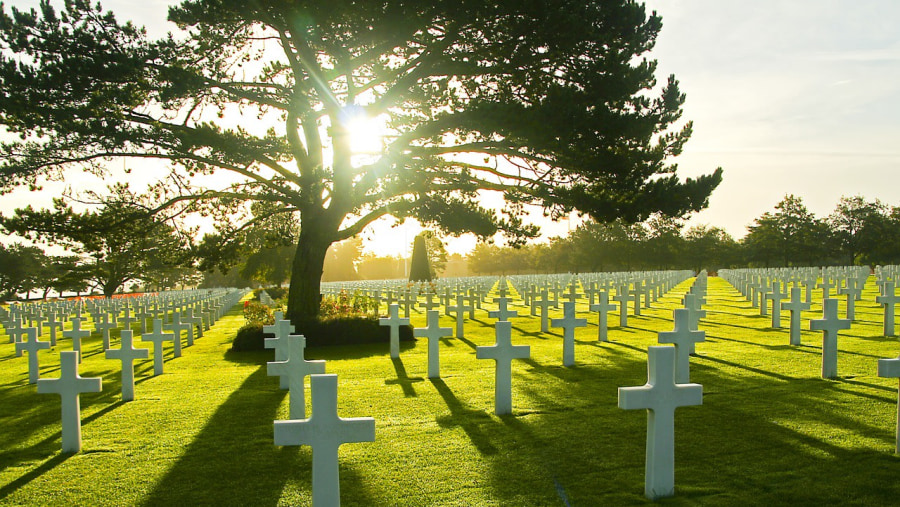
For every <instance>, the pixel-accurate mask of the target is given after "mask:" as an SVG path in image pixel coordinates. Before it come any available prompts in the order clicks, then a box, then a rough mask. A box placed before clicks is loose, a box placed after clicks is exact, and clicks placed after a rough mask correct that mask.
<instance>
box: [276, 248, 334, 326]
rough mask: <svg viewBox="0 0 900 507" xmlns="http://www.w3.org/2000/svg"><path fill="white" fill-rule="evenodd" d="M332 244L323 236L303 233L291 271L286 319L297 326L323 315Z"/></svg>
mask: <svg viewBox="0 0 900 507" xmlns="http://www.w3.org/2000/svg"><path fill="white" fill-rule="evenodd" d="M330 245H331V243H330V242H329V241H327V240H325V239H323V238H322V237H321V236H318V235H316V234H314V233H304V232H303V231H301V232H300V240H299V241H298V242H297V250H296V252H295V253H294V263H293V266H292V269H291V286H290V289H288V303H287V316H286V317H287V318H288V319H289V320H290V321H291V322H293V323H294V324H295V325H297V324H298V323H300V322H303V321H308V320H312V319H315V318H316V317H317V316H318V315H319V305H320V303H321V299H322V294H321V285H322V271H323V268H324V266H325V253H326V252H327V251H328V247H329V246H330Z"/></svg>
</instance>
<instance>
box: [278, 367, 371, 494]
mask: <svg viewBox="0 0 900 507" xmlns="http://www.w3.org/2000/svg"><path fill="white" fill-rule="evenodd" d="M309 382H310V390H311V391H312V415H311V416H310V417H309V419H302V420H289V421H275V445H308V446H311V447H312V450H313V451H312V459H313V462H312V496H313V501H312V503H313V506H314V507H330V506H336V505H340V503H341V489H340V478H339V474H338V447H340V446H341V445H342V444H347V443H353V442H374V441H375V419H372V418H371V417H354V418H346V419H345V418H343V417H338V415H337V375H312V376H310V381H309Z"/></svg>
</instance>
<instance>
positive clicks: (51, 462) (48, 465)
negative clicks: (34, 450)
mask: <svg viewBox="0 0 900 507" xmlns="http://www.w3.org/2000/svg"><path fill="white" fill-rule="evenodd" d="M72 456H74V455H73V454H62V453H60V454H57V455H56V456H54V457H52V458H50V459H48V460H47V461H45V462H44V463H42V464H41V465H40V466H39V467H37V468H35V469H33V470H30V471H29V472H28V473H26V474H25V475H23V476H21V477H19V478H18V479H16V480H14V481H12V482H10V483H9V484H7V485H5V486H3V487H2V488H0V500H2V499H4V498H6V497H7V496H9V495H11V494H13V493H15V492H16V491H18V490H19V488H21V487H23V486H27V485H28V483H30V482H31V481H33V480H35V479H37V478H39V477H40V476H42V475H44V474H45V473H47V472H49V471H51V470H53V469H54V468H56V467H58V466H59V465H61V464H63V463H64V462H65V461H66V460H67V459H69V458H71V457H72Z"/></svg>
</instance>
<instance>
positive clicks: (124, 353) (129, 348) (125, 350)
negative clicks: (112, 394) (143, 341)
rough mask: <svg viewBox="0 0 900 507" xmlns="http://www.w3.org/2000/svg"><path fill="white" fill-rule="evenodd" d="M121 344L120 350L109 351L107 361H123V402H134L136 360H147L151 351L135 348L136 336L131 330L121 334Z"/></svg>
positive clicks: (123, 331)
mask: <svg viewBox="0 0 900 507" xmlns="http://www.w3.org/2000/svg"><path fill="white" fill-rule="evenodd" d="M120 336H121V338H122V339H121V343H120V346H121V347H120V348H118V349H107V351H106V358H107V359H118V360H119V361H122V401H132V400H134V360H135V359H147V358H148V357H150V351H149V350H147V349H141V348H138V349H136V348H134V345H133V344H134V335H133V334H132V331H131V329H123V330H122V331H121V333H120Z"/></svg>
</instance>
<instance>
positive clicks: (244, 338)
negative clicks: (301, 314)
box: [231, 317, 415, 352]
mask: <svg viewBox="0 0 900 507" xmlns="http://www.w3.org/2000/svg"><path fill="white" fill-rule="evenodd" d="M295 329H296V333H297V334H302V335H303V336H305V337H306V346H307V347H323V346H333V345H358V344H364V343H390V341H391V330H390V328H389V327H387V326H382V325H380V324H379V323H378V319H377V318H375V317H338V318H332V319H328V320H324V321H323V320H316V321H309V322H302V323H298V324H297V325H295ZM269 336H271V335H269ZM264 340H265V336H264V334H263V329H262V325H259V324H247V325H245V326H244V327H242V328H240V329H239V330H238V332H237V335H236V336H235V338H234V341H233V342H232V344H231V350H233V351H235V352H240V351H248V350H263V349H264V348H265V341H264ZM400 341H401V342H411V341H415V337H414V336H413V328H412V326H401V327H400Z"/></svg>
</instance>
